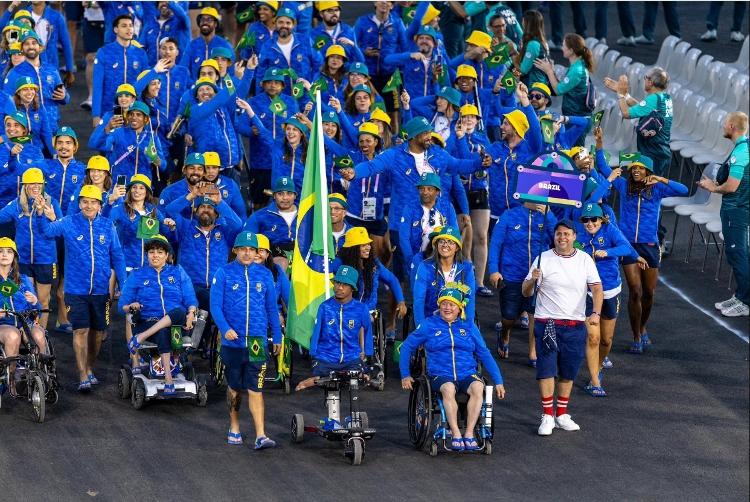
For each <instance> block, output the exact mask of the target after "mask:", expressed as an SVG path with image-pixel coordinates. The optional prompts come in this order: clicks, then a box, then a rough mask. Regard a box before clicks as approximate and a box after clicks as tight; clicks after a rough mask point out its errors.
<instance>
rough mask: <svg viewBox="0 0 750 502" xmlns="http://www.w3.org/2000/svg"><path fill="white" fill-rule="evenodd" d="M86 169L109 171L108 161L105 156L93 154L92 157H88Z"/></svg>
mask: <svg viewBox="0 0 750 502" xmlns="http://www.w3.org/2000/svg"><path fill="white" fill-rule="evenodd" d="M86 169H93V170H95V171H107V172H109V161H108V160H107V157H102V156H101V155H94V156H93V157H91V158H90V159H89V163H88V164H86Z"/></svg>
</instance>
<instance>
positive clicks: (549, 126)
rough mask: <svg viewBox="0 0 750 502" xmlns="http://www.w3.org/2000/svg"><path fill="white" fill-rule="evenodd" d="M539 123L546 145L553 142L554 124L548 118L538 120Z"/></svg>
mask: <svg viewBox="0 0 750 502" xmlns="http://www.w3.org/2000/svg"><path fill="white" fill-rule="evenodd" d="M539 125H540V126H541V128H542V137H543V138H544V142H545V143H547V144H548V145H552V144H554V143H555V125H554V124H553V123H552V121H551V120H550V119H543V120H540V121H539Z"/></svg>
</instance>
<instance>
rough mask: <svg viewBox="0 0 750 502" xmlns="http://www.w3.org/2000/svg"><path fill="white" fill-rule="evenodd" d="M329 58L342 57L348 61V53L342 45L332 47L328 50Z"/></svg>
mask: <svg viewBox="0 0 750 502" xmlns="http://www.w3.org/2000/svg"><path fill="white" fill-rule="evenodd" d="M328 56H341V57H342V58H344V59H346V51H345V50H344V48H343V47H341V46H340V45H336V44H334V45H332V46H330V47H329V48H328V50H326V57H328Z"/></svg>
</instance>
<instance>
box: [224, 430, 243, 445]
mask: <svg viewBox="0 0 750 502" xmlns="http://www.w3.org/2000/svg"><path fill="white" fill-rule="evenodd" d="M227 444H242V433H240V432H232V431H229V433H228V434H227Z"/></svg>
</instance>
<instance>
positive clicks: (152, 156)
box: [146, 131, 159, 162]
mask: <svg viewBox="0 0 750 502" xmlns="http://www.w3.org/2000/svg"><path fill="white" fill-rule="evenodd" d="M146 157H147V158H148V160H149V161H151V162H156V159H158V158H159V152H157V151H156V143H155V142H154V132H153V131H151V137H150V138H149V140H148V146H147V147H146Z"/></svg>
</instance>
